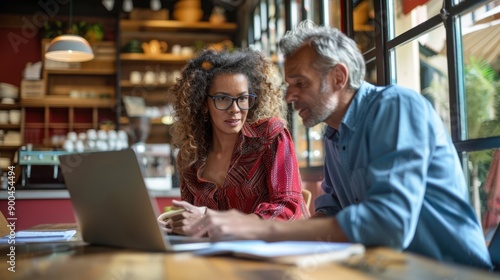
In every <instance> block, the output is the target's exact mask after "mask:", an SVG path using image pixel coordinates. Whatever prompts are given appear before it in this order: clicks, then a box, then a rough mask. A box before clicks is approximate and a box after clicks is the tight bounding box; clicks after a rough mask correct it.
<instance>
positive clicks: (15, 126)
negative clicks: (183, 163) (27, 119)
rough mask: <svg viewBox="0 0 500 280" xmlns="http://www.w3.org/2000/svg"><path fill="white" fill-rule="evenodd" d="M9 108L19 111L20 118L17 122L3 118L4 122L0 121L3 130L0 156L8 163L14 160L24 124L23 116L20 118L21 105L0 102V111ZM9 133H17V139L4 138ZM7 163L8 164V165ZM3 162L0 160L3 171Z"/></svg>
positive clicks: (8, 110)
mask: <svg viewBox="0 0 500 280" xmlns="http://www.w3.org/2000/svg"><path fill="white" fill-rule="evenodd" d="M11 110H15V111H19V113H20V115H21V118H20V120H19V123H12V122H11V121H10V120H8V119H7V120H5V122H3V123H0V130H1V131H3V133H1V134H2V137H3V139H2V141H1V142H0V158H3V159H4V160H3V161H7V160H8V161H9V162H10V164H12V163H13V162H14V159H15V155H16V151H17V149H19V147H20V146H21V145H22V138H23V133H24V126H23V118H22V111H21V106H20V105H19V103H15V104H0V111H1V112H6V113H9V112H10V111H11ZM9 133H16V134H19V141H17V142H13V141H9V140H8V139H6V135H7V134H9ZM10 164H8V165H10ZM4 165H5V163H4V162H2V166H1V169H2V170H3V171H6V170H7V169H6V166H4Z"/></svg>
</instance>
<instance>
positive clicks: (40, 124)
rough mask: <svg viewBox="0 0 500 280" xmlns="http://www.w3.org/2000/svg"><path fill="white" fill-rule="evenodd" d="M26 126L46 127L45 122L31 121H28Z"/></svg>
mask: <svg viewBox="0 0 500 280" xmlns="http://www.w3.org/2000/svg"><path fill="white" fill-rule="evenodd" d="M24 126H25V127H26V128H44V127H45V123H30V122H27V123H26V124H25V125H24Z"/></svg>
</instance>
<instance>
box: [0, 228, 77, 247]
mask: <svg viewBox="0 0 500 280" xmlns="http://www.w3.org/2000/svg"><path fill="white" fill-rule="evenodd" d="M75 233H76V230H62V231H30V230H21V231H18V232H16V233H15V235H6V236H4V237H2V238H1V239H0V244H11V245H14V244H22V243H36V242H55V241H66V240H69V239H70V238H71V237H73V236H74V235H75ZM14 242H15V243H14Z"/></svg>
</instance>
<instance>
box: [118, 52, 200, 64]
mask: <svg viewBox="0 0 500 280" xmlns="http://www.w3.org/2000/svg"><path fill="white" fill-rule="evenodd" d="M190 58H192V56H182V55H175V54H171V53H162V54H155V55H148V54H144V53H121V54H120V59H121V60H122V61H164V62H178V63H186V62H187V61H188V60H189V59H190Z"/></svg>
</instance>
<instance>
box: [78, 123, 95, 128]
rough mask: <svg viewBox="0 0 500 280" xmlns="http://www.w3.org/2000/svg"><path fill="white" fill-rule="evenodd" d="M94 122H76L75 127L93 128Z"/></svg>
mask: <svg viewBox="0 0 500 280" xmlns="http://www.w3.org/2000/svg"><path fill="white" fill-rule="evenodd" d="M93 127H94V124H93V123H74V124H73V128H80V129H82V128H93Z"/></svg>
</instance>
